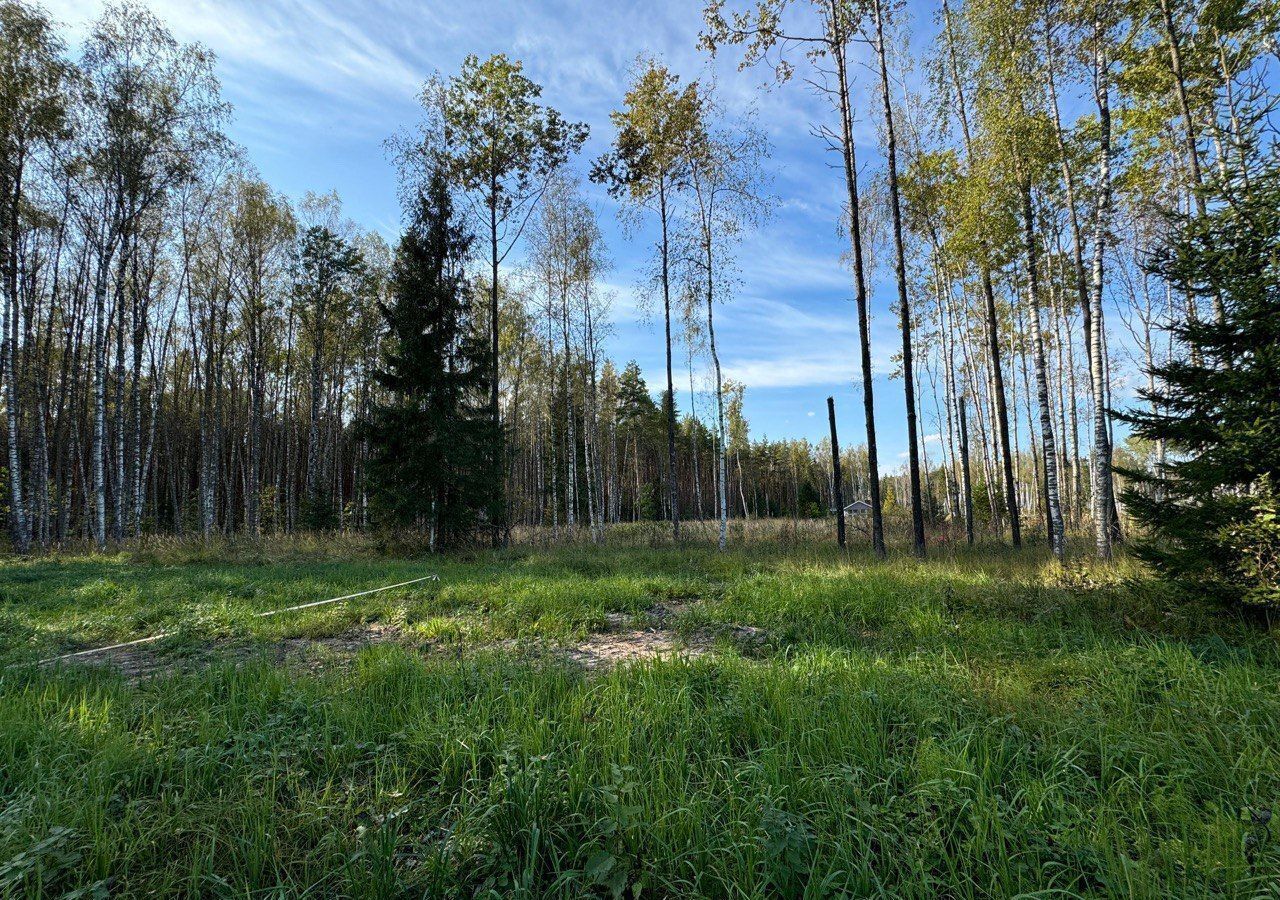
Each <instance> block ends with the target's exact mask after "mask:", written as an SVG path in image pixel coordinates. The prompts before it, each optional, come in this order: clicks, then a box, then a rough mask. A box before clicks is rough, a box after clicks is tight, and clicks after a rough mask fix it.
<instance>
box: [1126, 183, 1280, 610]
mask: <svg viewBox="0 0 1280 900" xmlns="http://www.w3.org/2000/svg"><path fill="white" fill-rule="evenodd" d="M1217 190H1218V191H1219V192H1220V193H1221V196H1220V197H1217V198H1213V199H1214V200H1216V201H1218V202H1215V203H1213V204H1212V205H1211V206H1210V208H1209V211H1208V212H1207V213H1205V214H1203V215H1201V214H1196V215H1194V216H1192V217H1185V216H1184V217H1183V218H1181V219H1180V220H1179V221H1177V222H1176V227H1175V229H1174V236H1173V239H1172V240H1171V241H1170V242H1169V243H1168V246H1166V247H1165V248H1164V249H1163V250H1162V251H1161V252H1160V253H1159V254H1158V255H1157V256H1156V258H1155V259H1154V261H1153V263H1152V267H1151V268H1152V271H1153V273H1154V274H1157V275H1160V276H1161V277H1163V278H1165V279H1167V280H1168V281H1169V283H1170V284H1171V286H1172V287H1173V288H1174V290H1175V291H1185V292H1187V294H1188V295H1189V296H1191V297H1193V298H1197V299H1199V300H1201V301H1205V302H1212V301H1215V300H1217V299H1218V298H1221V300H1222V303H1223V306H1224V316H1223V317H1222V319H1221V320H1218V319H1217V318H1214V319H1213V320H1207V319H1206V320H1197V319H1194V318H1193V319H1189V320H1188V321H1185V322H1184V323H1182V324H1180V325H1178V326H1176V328H1175V329H1174V331H1175V334H1176V336H1177V337H1178V338H1179V339H1180V340H1181V341H1183V342H1184V343H1185V344H1186V345H1187V348H1188V350H1189V352H1188V354H1187V358H1186V359H1181V360H1177V361H1174V362H1170V363H1168V364H1166V365H1163V366H1157V367H1156V368H1155V369H1154V370H1153V374H1154V375H1155V376H1156V382H1157V385H1158V387H1156V388H1155V389H1154V390H1145V391H1142V392H1141V393H1142V395H1143V399H1145V400H1147V401H1148V402H1149V404H1150V411H1148V412H1130V413H1127V414H1125V415H1124V416H1123V417H1122V418H1123V419H1125V420H1126V421H1128V422H1130V423H1132V424H1133V426H1134V430H1135V432H1136V433H1137V434H1138V436H1139V437H1142V438H1147V439H1149V440H1152V441H1156V440H1164V441H1165V442H1166V444H1167V445H1168V447H1169V448H1170V450H1171V451H1172V457H1171V461H1169V462H1167V463H1166V464H1165V465H1164V466H1163V467H1162V468H1161V469H1159V470H1157V471H1155V472H1148V473H1135V472H1125V473H1124V474H1126V475H1128V476H1129V477H1130V478H1134V479H1135V481H1136V484H1137V487H1136V488H1134V489H1131V490H1130V491H1129V492H1128V494H1127V502H1128V506H1129V510H1130V511H1131V513H1132V514H1133V515H1134V517H1135V518H1136V519H1137V520H1138V521H1139V522H1140V523H1142V524H1143V525H1145V526H1146V527H1147V528H1148V529H1149V532H1150V534H1149V537H1148V539H1147V540H1146V541H1145V542H1143V543H1142V545H1141V546H1140V547H1139V548H1138V552H1139V553H1140V554H1141V555H1143V556H1144V557H1145V558H1146V559H1148V560H1149V561H1150V562H1152V563H1153V564H1154V565H1155V566H1156V567H1157V568H1159V569H1160V570H1161V571H1163V572H1164V573H1166V574H1167V575H1169V576H1170V577H1171V578H1173V579H1174V580H1176V581H1180V582H1183V583H1185V584H1188V585H1191V586H1194V588H1195V589H1196V590H1198V591H1210V592H1213V593H1217V594H1219V595H1222V596H1225V597H1228V598H1235V599H1242V600H1245V601H1246V602H1254V603H1261V604H1265V605H1268V606H1277V605H1280V517H1278V516H1277V514H1276V508H1277V495H1278V492H1280V165H1274V164H1273V166H1272V167H1271V168H1270V170H1269V171H1267V172H1266V173H1264V174H1263V175H1261V176H1258V175H1251V176H1250V178H1249V179H1247V180H1245V179H1239V180H1236V181H1232V182H1230V183H1227V184H1226V185H1223V186H1219V187H1218V188H1217Z"/></svg>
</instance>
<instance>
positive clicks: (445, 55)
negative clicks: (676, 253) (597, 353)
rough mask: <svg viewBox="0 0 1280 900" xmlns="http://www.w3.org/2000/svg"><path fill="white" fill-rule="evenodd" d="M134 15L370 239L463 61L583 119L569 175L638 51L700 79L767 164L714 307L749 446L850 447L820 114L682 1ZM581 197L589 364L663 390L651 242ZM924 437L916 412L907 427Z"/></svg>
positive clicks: (895, 431) (879, 330)
mask: <svg viewBox="0 0 1280 900" xmlns="http://www.w3.org/2000/svg"><path fill="white" fill-rule="evenodd" d="M45 5H46V7H47V8H48V9H49V11H50V12H51V14H52V15H53V16H54V17H55V18H56V19H58V20H60V21H62V22H64V23H66V24H67V25H69V26H70V27H71V29H72V33H73V34H74V35H79V34H82V33H83V31H84V29H85V26H86V24H87V23H88V22H89V21H91V20H92V18H93V17H94V16H96V15H97V14H98V12H99V11H100V10H101V8H102V2H101V0H45ZM801 5H803V4H801ZM150 6H151V8H152V9H153V10H154V11H155V12H156V13H157V14H158V15H159V16H160V17H161V18H162V19H164V20H165V21H166V22H167V23H168V24H169V27H170V28H171V29H172V30H173V32H174V34H175V35H176V36H177V37H178V38H179V39H180V40H183V41H199V42H201V43H203V44H205V45H206V46H208V47H209V48H211V49H212V50H213V51H214V52H215V53H216V54H217V55H218V59H219V62H218V72H219V75H220V77H221V79H222V84H223V92H224V95H225V97H226V98H227V99H228V100H229V101H231V103H233V104H234V106H235V119H234V123H233V124H232V126H231V134H232V136H233V137H234V138H235V139H236V140H237V141H238V142H239V143H241V144H242V145H243V146H244V147H245V148H246V150H247V152H248V154H249V157H250V158H251V160H252V161H253V163H254V164H255V165H256V166H257V168H258V169H259V170H260V171H261V173H262V175H263V176H264V177H265V178H266V179H267V180H268V181H269V182H270V183H271V184H272V185H274V186H275V187H276V188H277V189H279V190H282V191H284V192H285V193H287V194H288V195H289V196H291V197H293V198H295V199H297V198H299V197H301V196H302V195H303V193H305V192H306V191H308V190H312V191H316V192H325V191H329V190H337V191H338V192H339V194H340V195H341V197H342V199H343V202H344V205H345V211H346V213H347V214H348V215H349V216H351V217H352V218H353V219H355V220H356V221H358V222H360V223H361V224H362V225H364V226H365V227H368V228H376V229H377V230H379V231H381V232H382V233H383V234H384V235H386V236H387V238H388V239H389V240H394V237H395V235H396V233H397V231H398V225H399V209H398V206H397V202H396V185H395V175H394V171H393V169H392V166H391V165H390V163H389V162H388V160H387V158H386V156H385V153H384V150H383V141H384V140H385V139H386V138H387V137H388V136H390V135H392V134H394V133H395V132H397V131H398V130H400V129H402V128H404V127H406V126H407V125H409V124H411V123H412V122H413V121H414V120H415V117H416V116H417V115H418V106H417V101H416V95H417V93H418V90H419V88H420V86H421V84H422V82H423V80H424V79H425V78H426V77H427V76H429V75H430V74H431V73H433V72H436V71H439V72H441V73H444V74H446V75H447V74H450V73H452V72H455V71H457V69H458V67H459V65H460V63H461V61H462V59H463V57H464V56H466V54H468V53H472V52H474V53H477V54H479V55H481V56H484V55H487V54H489V53H494V52H505V53H508V54H510V55H511V56H513V57H515V58H518V59H521V60H523V62H524V64H525V67H526V73H527V74H528V75H529V76H530V77H531V78H533V79H534V80H535V81H537V82H539V83H541V84H542V85H543V86H544V94H543V98H544V100H545V101H546V102H548V103H550V104H551V105H553V106H555V107H557V108H558V109H559V110H560V111H561V112H562V113H563V114H564V115H565V116H566V117H568V118H569V119H571V120H578V121H585V122H587V123H588V124H589V125H590V126H591V138H590V140H589V142H588V144H587V146H586V149H585V152H584V154H583V157H582V158H580V159H579V160H578V161H577V163H576V167H577V169H578V171H579V172H581V173H584V174H585V171H586V168H587V166H588V165H589V160H590V159H591V158H592V157H594V156H596V155H598V154H599V153H601V152H603V151H604V150H605V149H606V147H607V144H608V141H609V139H610V138H611V136H612V129H611V127H610V124H609V121H608V114H609V112H610V111H611V110H612V109H614V108H616V106H617V105H618V104H619V102H620V100H621V97H622V95H623V92H624V91H625V87H626V76H627V70H628V68H629V66H630V65H631V63H632V61H633V60H634V59H635V57H636V55H637V54H638V53H641V52H646V53H652V54H655V55H658V56H660V57H661V58H662V59H663V60H664V61H665V62H666V63H667V64H668V65H669V66H670V67H671V68H672V69H673V70H674V71H676V72H678V73H680V74H681V75H682V76H683V77H684V78H690V77H707V76H713V77H715V79H716V81H717V84H718V87H719V89H720V92H721V97H722V99H723V100H724V101H725V103H726V105H727V106H728V107H729V108H730V110H731V111H737V112H744V111H746V110H747V109H749V108H751V107H754V108H755V109H756V112H757V116H758V122H759V124H760V125H761V126H762V127H763V128H764V129H765V131H766V132H767V134H768V135H769V137H770V139H771V141H772V144H773V155H772V158H771V159H770V161H769V163H768V165H769V169H770V172H771V174H772V176H773V186H772V190H773V193H774V194H775V195H776V197H777V202H776V204H775V208H774V215H773V217H772V219H771V220H770V221H769V222H768V223H767V224H766V226H765V228H764V229H762V230H761V231H760V232H759V233H756V234H752V235H750V236H749V237H748V238H747V240H746V243H745V245H744V246H743V248H742V252H741V253H740V258H741V263H742V266H741V268H742V271H741V276H740V277H741V282H740V286H739V288H738V291H737V296H736V297H735V298H734V299H733V301H732V302H731V303H730V304H728V305H726V306H725V307H723V308H722V309H721V310H720V311H719V312H718V316H719V319H718V326H717V331H718V337H719V339H720V342H721V346H722V349H721V354H722V361H723V362H724V364H725V366H726V370H727V374H728V375H729V376H731V377H733V378H736V379H738V380H740V381H743V382H744V383H745V384H746V385H747V393H746V398H747V399H746V413H747V417H748V418H749V419H750V421H751V427H752V432H753V434H755V435H757V436H758V435H766V434H767V435H768V436H770V437H775V438H776V437H807V438H810V439H812V440H815V441H816V440H818V439H820V438H822V437H823V436H825V435H826V434H827V426H826V397H827V396H828V395H829V394H830V395H834V396H835V397H836V403H837V409H838V411H839V424H840V429H841V440H842V443H844V444H846V445H849V446H852V445H854V444H857V443H861V442H862V436H863V434H864V431H863V422H862V417H861V414H860V410H861V401H860V396H861V391H860V388H859V387H858V383H857V382H855V380H854V379H855V374H856V368H857V343H856V320H855V318H854V307H853V302H852V299H851V298H852V288H851V278H850V275H849V273H848V271H847V269H846V268H845V266H844V264H843V263H842V261H841V253H842V250H843V249H844V248H845V247H846V246H847V245H846V244H845V242H844V240H843V239H842V238H841V237H840V236H839V234H838V233H837V231H836V221H837V218H838V216H839V213H840V196H841V191H842V181H841V176H840V173H839V171H838V170H836V169H835V168H833V164H834V163H835V162H836V160H835V158H834V157H833V155H832V154H831V153H829V152H826V151H824V148H823V145H822V142H821V141H820V140H819V139H818V138H816V137H814V136H813V135H812V134H811V132H810V123H811V122H813V121H815V120H816V121H829V120H830V115H829V113H828V111H827V110H826V108H825V107H824V105H823V101H821V100H820V99H819V98H817V97H816V96H814V95H813V93H812V92H811V91H810V90H809V89H808V88H806V86H805V85H804V84H803V83H802V81H800V80H799V79H797V80H795V81H793V82H792V83H790V84H787V85H785V86H782V87H778V88H772V89H768V90H765V89H762V86H763V85H764V83H765V81H766V80H767V77H768V75H769V74H770V73H769V72H767V71H764V70H761V69H754V70H749V71H745V72H739V71H738V70H737V68H736V63H737V60H736V58H735V56H734V54H733V52H732V50H733V48H730V52H729V53H727V54H725V55H724V56H723V57H722V58H721V59H720V60H718V61H716V63H715V64H714V65H710V64H709V61H708V59H707V57H706V55H705V54H703V53H701V52H699V51H698V50H697V48H696V46H695V44H696V40H697V36H698V31H699V28H700V25H701V3H700V2H699V0H643V2H641V0H621V2H606V0H596V2H590V0H541V2H534V0H526V2H506V0H476V2H471V3H455V2H448V3H446V2H443V0H221V2H214V0H151V3H150ZM913 6H914V4H913ZM910 25H911V28H912V32H913V35H914V36H913V38H912V39H911V44H912V46H914V47H916V48H920V47H922V46H923V45H924V44H925V43H927V41H928V40H929V39H930V37H931V34H932V30H933V22H932V13H931V12H927V11H926V12H925V13H924V14H922V15H916V16H914V17H912V21H911V22H910ZM908 55H910V54H908ZM904 58H905V57H904ZM857 77H858V80H859V84H860V86H861V87H862V88H863V89H864V90H868V89H872V88H873V87H874V84H873V80H872V77H871V73H870V72H869V71H866V70H860V71H859V72H858V75H857ZM908 77H910V78H915V77H918V75H914V76H908ZM873 100H874V97H873V96H868V95H867V94H865V93H860V96H859V98H858V103H859V108H860V118H861V120H862V121H861V122H860V123H859V128H860V131H861V134H860V143H861V145H862V149H861V150H860V154H861V156H860V160H859V161H860V164H861V167H862V168H863V169H864V170H865V171H864V177H866V176H869V174H870V172H871V171H872V170H874V169H877V168H878V167H879V166H880V158H879V155H878V152H877V151H876V145H877V140H876V132H875V127H874V124H873V123H874V122H875V118H874V115H875V109H876V107H875V106H874V105H873ZM589 191H590V197H591V199H592V202H593V203H594V204H595V205H596V207H597V209H598V212H599V217H600V220H601V224H602V227H603V228H604V231H605V235H606V239H607V241H608V245H609V251H610V255H611V257H612V259H613V261H614V269H613V271H612V272H611V273H610V275H609V277H608V283H609V286H610V287H611V288H612V289H613V290H615V291H616V294H617V300H616V303H615V306H614V311H613V318H614V334H613V336H612V337H611V339H610V346H609V353H610V355H611V356H612V357H613V358H615V359H616V360H618V361H619V363H622V362H625V361H626V360H628V359H631V358H634V359H637V360H638V361H639V362H640V364H641V366H642V368H643V369H644V372H645V375H646V378H647V379H648V381H649V384H650V387H651V388H653V389H654V390H655V391H656V390H658V389H659V387H660V385H661V384H662V381H663V377H662V372H663V355H662V343H661V329H660V324H661V323H660V321H650V317H648V316H645V315H644V312H643V309H644V305H645V304H644V303H643V301H642V299H641V298H640V297H638V296H637V284H638V282H639V280H640V278H641V272H642V269H643V266H644V262H645V258H646V255H647V254H648V253H649V251H650V248H651V246H652V243H651V241H652V234H651V233H649V232H646V231H641V232H640V233H638V234H635V235H634V236H632V237H630V238H628V237H626V236H625V235H624V233H623V230H622V228H621V227H620V225H619V223H618V220H617V216H616V207H615V205H614V204H613V202H612V201H611V200H610V199H609V198H608V197H607V196H606V195H605V194H604V193H603V191H601V190H599V189H597V188H594V187H589ZM891 278H892V271H891V269H889V268H888V267H879V268H878V269H877V270H876V272H875V277H874V281H875V284H874V298H873V326H872V341H873V358H874V362H875V367H876V371H877V372H878V373H880V374H879V375H878V376H877V378H876V379H875V388H876V392H877V394H876V396H877V420H878V427H879V431H880V435H881V446H882V449H881V459H882V460H883V461H884V462H885V463H887V464H889V465H890V466H893V465H896V464H897V463H899V462H900V460H901V459H902V458H903V457H904V456H905V447H906V444H905V434H904V424H903V409H904V405H903V397H902V386H901V383H900V382H899V381H889V380H888V378H887V372H888V371H889V369H890V362H889V360H890V358H891V356H892V354H893V353H894V352H895V350H896V349H897V348H899V347H900V336H899V332H898V329H897V326H896V317H895V316H894V314H893V313H892V312H891V311H890V308H889V301H890V299H891V296H892V294H893V285H892V282H891ZM679 359H680V360H681V361H683V353H682V352H681V355H680V357H679ZM680 385H683V386H684V387H683V388H680ZM677 389H678V390H679V391H680V396H679V403H680V405H681V407H682V408H686V409H687V407H688V396H687V390H688V376H687V374H685V375H684V376H683V377H679V376H678V377H677ZM699 402H700V403H706V402H707V399H706V398H705V397H703V398H701V399H700V400H699ZM708 409H709V407H708ZM936 431H937V427H936V424H935V423H934V422H933V418H932V409H931V407H930V408H929V409H928V410H926V421H925V423H924V425H923V433H924V434H932V433H934V432H936ZM935 440H936V438H935ZM936 449H937V444H936V443H932V442H931V446H930V450H931V451H933V452H936ZM931 455H932V454H931Z"/></svg>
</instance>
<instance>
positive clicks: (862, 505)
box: [844, 500, 871, 516]
mask: <svg viewBox="0 0 1280 900" xmlns="http://www.w3.org/2000/svg"><path fill="white" fill-rule="evenodd" d="M869 512H871V504H870V503H868V502H867V501H865V500H854V501H853V502H852V503H850V504H849V505H848V506H846V507H845V508H844V514H845V515H846V516H860V515H862V514H864V513H869Z"/></svg>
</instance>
